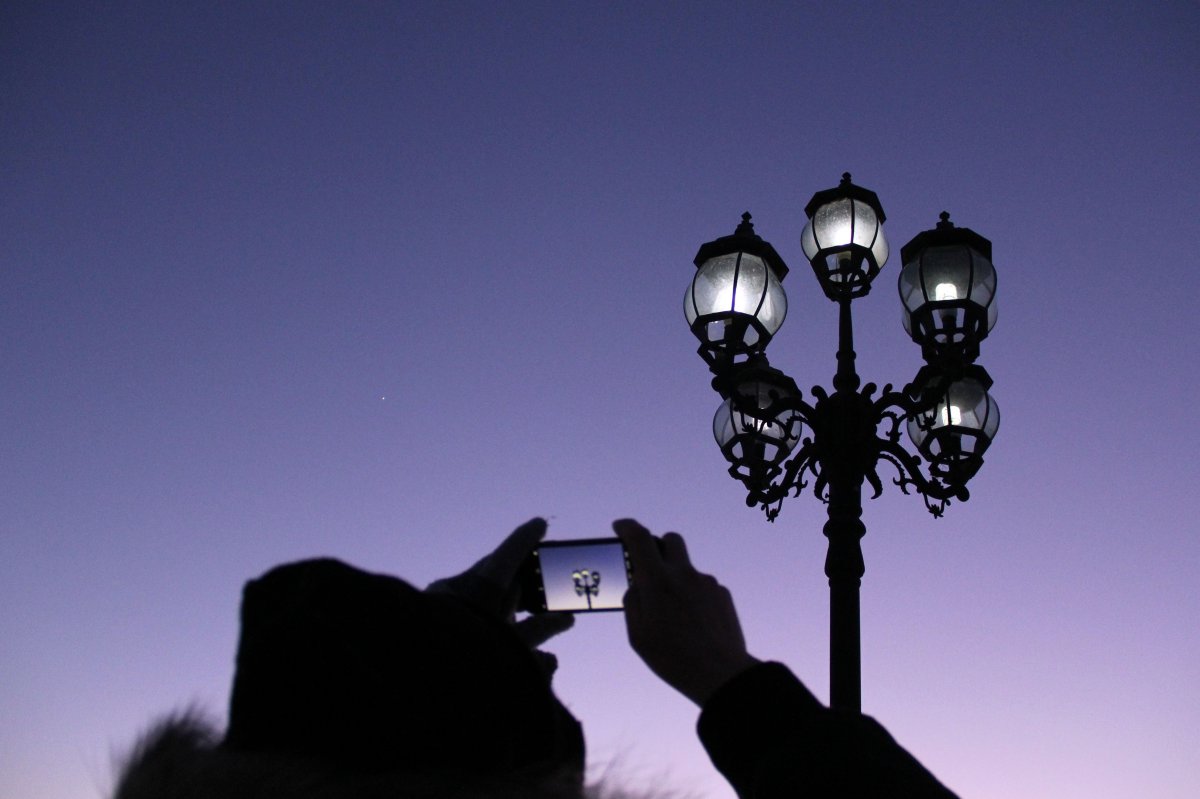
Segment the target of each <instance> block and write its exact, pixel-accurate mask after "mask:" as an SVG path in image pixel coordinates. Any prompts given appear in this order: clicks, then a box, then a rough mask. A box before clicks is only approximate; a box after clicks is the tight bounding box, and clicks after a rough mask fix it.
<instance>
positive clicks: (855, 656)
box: [684, 173, 1000, 712]
mask: <svg viewBox="0 0 1200 799" xmlns="http://www.w3.org/2000/svg"><path fill="white" fill-rule="evenodd" d="M804 212H805V214H806V215H807V216H808V223H807V224H806V225H805V227H804V231H803V233H802V235H801V246H802V248H803V250H804V255H805V257H806V258H808V260H809V263H810V264H811V265H812V268H813V271H814V273H815V274H816V277H817V280H818V282H819V283H820V285H821V289H822V290H823V291H824V293H825V296H826V297H828V298H829V299H831V300H833V301H834V302H836V303H837V304H838V312H839V321H838V349H837V371H836V373H835V374H834V378H833V392H832V393H830V392H828V391H826V390H825V389H823V388H821V387H820V386H815V387H813V389H812V390H811V392H810V394H811V396H812V400H805V399H804V398H803V396H802V394H801V392H800V390H799V388H797V386H796V383H795V381H794V380H792V379H791V378H790V377H788V376H787V375H785V374H784V373H783V372H781V371H779V370H778V369H775V368H773V367H772V366H771V365H770V364H769V363H768V361H767V357H766V355H765V350H766V347H767V344H768V343H770V341H771V338H772V336H774V335H775V333H776V331H778V330H779V327H780V325H782V324H783V320H784V317H785V316H786V314H787V296H786V295H785V294H784V292H783V287H782V285H781V282H782V280H783V278H784V277H785V276H786V275H787V273H788V267H787V265H786V264H785V263H784V262H783V259H782V258H780V257H779V254H778V253H777V252H775V248H774V247H772V246H771V245H770V244H768V243H767V242H766V241H764V240H763V239H762V238H760V237H759V236H758V235H757V234H756V233H755V232H754V225H753V224H752V223H751V222H750V214H748V213H747V214H743V215H742V223H741V224H740V225H738V226H737V229H736V230H735V231H734V233H733V234H732V235H729V236H724V237H722V238H719V239H716V240H714V241H710V242H708V243H707V244H705V245H703V246H702V247H701V248H700V251H699V252H698V253H697V254H696V258H695V264H696V267H697V272H696V275H695V277H694V279H693V280H692V283H691V285H690V286H689V287H688V290H687V293H686V295H685V296H684V313H685V315H686V317H687V321H688V325H689V327H690V328H691V330H692V333H693V334H694V335H695V336H696V337H697V338H698V339H699V340H700V349H699V352H700V356H701V357H702V358H704V360H705V362H706V363H707V364H708V365H709V368H710V370H711V371H712V372H713V374H714V375H715V377H714V378H713V381H712V386H713V388H714V389H715V390H716V391H717V392H718V393H719V394H720V395H721V399H722V403H721V406H720V407H719V408H718V409H717V415H716V417H715V418H714V419H713V433H714V435H715V436H716V439H717V443H718V444H719V445H720V447H721V452H722V454H724V456H725V458H726V459H727V460H728V461H729V462H730V464H731V466H730V467H729V473H730V474H731V475H732V476H733V477H735V478H736V479H738V480H740V481H741V482H742V483H743V484H744V485H745V486H746V489H747V491H748V494H747V497H746V504H747V505H749V506H751V507H753V506H756V505H758V506H761V507H762V508H763V510H765V511H766V514H767V518H768V519H770V520H771V521H774V520H775V517H776V516H777V515H778V514H779V510H780V508H781V506H782V504H783V499H784V498H785V497H787V496H788V495H789V494H791V495H795V496H799V494H800V493H801V491H802V490H803V489H804V488H806V487H808V486H809V484H810V481H811V484H812V487H813V492H814V493H815V494H816V495H817V497H818V498H820V499H821V500H823V501H824V502H826V503H827V505H828V512H829V520H828V521H827V522H826V523H825V527H824V533H825V536H826V537H827V538H828V539H829V550H828V554H827V556H826V560H825V574H826V575H827V576H828V577H829V591H830V666H829V669H830V705H831V706H832V707H834V708H838V709H845V710H852V711H854V712H859V711H860V710H861V706H862V702H861V690H860V683H861V680H860V657H859V655H860V653H859V602H858V599H859V586H860V583H861V579H862V575H863V571H864V566H863V557H862V548H861V545H860V540H861V539H862V537H863V535H864V534H865V533H866V527H865V526H864V525H863V523H862V519H861V516H862V486H863V483H864V482H866V483H869V484H870V485H871V488H872V489H873V492H874V494H873V497H878V496H879V495H880V493H882V491H883V483H882V480H881V479H880V476H879V473H878V466H879V464H880V462H881V461H882V462H886V463H889V464H891V465H892V466H893V467H894V468H895V470H896V472H897V476H896V477H895V478H894V479H893V481H892V482H894V483H895V484H896V485H898V486H899V487H900V489H901V490H902V491H903V492H904V493H906V494H907V493H910V491H912V490H915V491H916V493H918V494H919V495H921V496H922V497H923V498H924V500H925V505H926V507H927V508H928V509H929V511H930V512H931V513H932V514H933V515H934V516H935V517H936V516H941V515H942V512H943V510H944V509H945V506H946V505H947V504H948V503H949V502H950V500H951V499H957V500H960V501H966V500H967V498H968V496H969V495H968V491H967V488H966V483H967V481H968V480H969V479H970V478H971V477H972V476H973V475H974V474H975V472H977V471H978V470H979V467H980V466H981V465H982V464H983V453H984V452H985V451H986V450H987V448H988V445H989V444H991V442H992V440H993V438H994V437H995V435H996V430H997V428H998V427H999V425H1000V411H999V408H998V407H997V405H996V402H995V400H993V399H992V397H991V396H990V395H989V394H988V393H987V390H988V389H989V388H990V387H991V384H992V380H991V378H990V377H989V376H988V374H987V372H986V371H984V369H983V367H982V366H979V365H977V364H975V359H976V358H977V357H978V355H979V342H980V341H982V340H983V339H984V338H985V337H986V336H987V334H988V332H989V331H990V330H991V329H992V326H993V325H994V324H995V322H996V302H995V297H996V271H995V269H994V268H993V266H992V261H991V258H992V245H991V242H990V241H988V240H987V239H985V238H984V237H982V236H980V235H979V234H977V233H975V232H974V231H971V230H968V229H967V228H957V227H955V226H954V225H953V224H951V222H950V215H949V214H947V213H943V214H942V215H941V221H940V222H939V223H938V225H937V227H936V228H934V229H933V230H927V231H925V232H923V233H920V234H918V235H917V236H916V237H914V238H913V239H912V241H910V242H909V243H908V244H906V245H905V246H904V247H903V248H901V251H900V255H901V260H902V261H903V263H904V265H903V268H902V270H901V273H900V278H899V288H900V299H901V302H902V303H903V306H904V329H905V330H906V331H907V332H908V334H909V335H910V336H911V337H912V339H913V341H915V342H916V343H918V344H920V345H921V354H922V356H923V358H924V360H925V365H924V366H923V367H921V369H920V370H919V371H918V372H917V374H916V376H915V377H914V379H913V380H912V382H910V383H909V384H908V385H906V386H905V387H904V388H903V389H901V390H900V391H894V390H893V389H892V386H891V384H887V385H885V386H884V387H883V390H882V391H881V392H879V394H878V396H876V391H877V386H876V385H875V384H874V383H867V384H866V385H865V386H862V387H861V388H860V379H859V376H858V373H857V371H856V370H855V366H854V359H855V353H854V328H853V322H852V319H851V311H850V304H851V302H852V301H853V300H855V299H857V298H859V297H862V296H865V295H866V294H867V292H869V291H870V290H871V283H872V281H873V280H874V278H875V276H876V275H878V274H879V270H880V269H881V268H882V267H883V265H884V263H885V262H886V261H887V257H888V245H887V240H886V239H885V238H884V235H883V226H882V225H883V221H884V213H883V207H882V206H881V205H880V203H879V198H878V197H877V196H875V193H874V192H872V191H869V190H867V189H865V188H863V187H861V186H856V185H854V184H853V183H852V182H851V181H850V175H849V173H847V174H845V175H843V176H842V182H841V184H840V185H839V186H837V187H836V188H833V189H829V190H827V191H821V192H817V193H816V194H815V195H813V198H812V200H811V201H809V203H808V205H807V206H806V207H805V209H804ZM902 425H903V426H904V427H905V428H906V430H907V433H908V437H909V439H910V440H911V441H912V444H913V446H914V448H915V450H916V451H915V452H912V451H910V450H908V449H906V448H905V446H904V445H903V444H901V443H900V427H901V426H902ZM806 432H807V435H806ZM789 456H790V458H789Z"/></svg>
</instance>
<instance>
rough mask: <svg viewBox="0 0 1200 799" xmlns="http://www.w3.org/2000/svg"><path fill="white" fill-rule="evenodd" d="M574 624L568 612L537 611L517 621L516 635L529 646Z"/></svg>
mask: <svg viewBox="0 0 1200 799" xmlns="http://www.w3.org/2000/svg"><path fill="white" fill-rule="evenodd" d="M574 625H575V617H574V616H573V615H571V614H570V613H538V614H536V615H533V616H530V617H529V618H527V619H522V620H521V621H519V622H517V623H516V625H515V627H516V630H517V635H518V636H519V637H520V639H521V640H522V641H524V642H525V644H526V645H528V646H529V647H531V648H532V647H536V646H541V645H542V644H544V643H546V642H547V641H549V640H550V639H551V638H553V637H554V636H556V635H558V634H559V633H561V632H564V631H566V630H569V629H571V627H573V626H574Z"/></svg>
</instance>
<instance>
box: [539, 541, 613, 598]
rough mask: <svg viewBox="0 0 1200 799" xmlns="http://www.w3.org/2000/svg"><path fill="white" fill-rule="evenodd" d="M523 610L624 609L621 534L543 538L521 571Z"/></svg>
mask: <svg viewBox="0 0 1200 799" xmlns="http://www.w3.org/2000/svg"><path fill="white" fill-rule="evenodd" d="M520 580H521V602H520V608H519V609H520V610H526V611H529V612H531V613H596V612H599V611H612V610H624V605H623V600H624V598H625V591H626V590H627V589H628V588H629V580H630V569H629V557H628V556H627V555H626V553H625V547H624V546H623V545H622V544H621V541H620V539H617V538H585V539H581V540H578V541H543V542H541V543H540V544H538V547H537V549H535V550H533V552H532V553H530V556H529V560H528V561H526V563H525V565H524V566H523V567H522V571H521V577H520Z"/></svg>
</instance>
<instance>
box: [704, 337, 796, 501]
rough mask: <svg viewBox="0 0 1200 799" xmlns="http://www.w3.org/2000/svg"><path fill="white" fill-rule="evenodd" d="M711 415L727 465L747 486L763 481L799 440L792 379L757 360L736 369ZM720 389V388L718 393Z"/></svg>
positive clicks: (714, 434)
mask: <svg viewBox="0 0 1200 799" xmlns="http://www.w3.org/2000/svg"><path fill="white" fill-rule="evenodd" d="M731 383H732V389H731V390H730V391H729V392H728V396H727V397H726V399H725V401H724V402H722V403H721V406H720V407H719V408H717V413H716V415H715V416H714V417H713V437H714V438H716V440H717V445H718V446H719V447H720V448H721V453H722V454H723V455H724V456H725V459H726V460H727V461H729V462H730V463H731V464H732V466H731V467H730V469H729V473H730V474H731V475H733V476H734V477H736V478H738V479H739V480H741V481H742V482H743V483H745V484H746V485H747V486H750V487H762V486H765V485H766V483H767V482H769V481H770V479H771V478H772V477H773V476H774V475H775V474H777V473H778V471H779V464H780V463H781V462H782V461H783V459H784V458H786V457H787V455H788V453H790V452H791V451H792V450H793V449H794V448H795V446H796V444H797V443H799V441H800V430H801V422H800V417H799V415H798V414H797V413H796V411H795V410H794V408H793V406H792V401H793V400H796V399H799V397H800V390H799V389H798V388H797V387H796V383H795V381H793V380H792V379H791V378H790V377H788V376H787V375H785V374H783V372H780V371H779V370H778V369H773V368H771V367H770V366H769V365H767V364H766V363H765V361H764V360H763V359H756V361H755V362H753V363H751V364H748V365H746V366H744V367H743V368H741V369H740V370H739V371H738V374H737V376H736V377H735V378H733V379H732V380H731ZM723 393H724V392H723Z"/></svg>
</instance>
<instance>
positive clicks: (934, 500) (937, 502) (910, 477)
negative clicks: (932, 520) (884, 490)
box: [879, 440, 970, 517]
mask: <svg viewBox="0 0 1200 799" xmlns="http://www.w3.org/2000/svg"><path fill="white" fill-rule="evenodd" d="M879 457H880V458H881V459H882V460H886V461H887V462H888V463H890V464H892V466H894V467H895V468H896V472H897V475H898V476H897V477H896V478H894V479H893V480H892V482H893V483H894V484H895V485H897V486H899V487H900V490H901V491H903V492H904V493H905V494H908V493H911V492H910V491H909V486H913V487H915V488H916V490H917V493H918V494H920V495H921V496H922V497H923V498H924V500H925V507H926V508H928V509H929V512H930V513H932V514H933V515H934V516H935V517H939V516H941V515H942V511H943V510H944V509H945V507H946V505H948V504H950V500H952V499H957V500H958V501H959V502H966V501H967V499H968V498H969V497H970V493H969V492H968V491H967V489H966V487H965V486H949V485H946V484H944V483H942V482H941V481H940V480H938V479H937V478H935V477H931V476H927V475H926V474H925V471H924V470H923V469H922V468H921V458H920V456H918V455H913V454H912V453H910V452H908V451H907V450H905V449H904V447H902V446H901V445H900V443H899V442H896V441H885V440H880V442H879Z"/></svg>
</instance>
